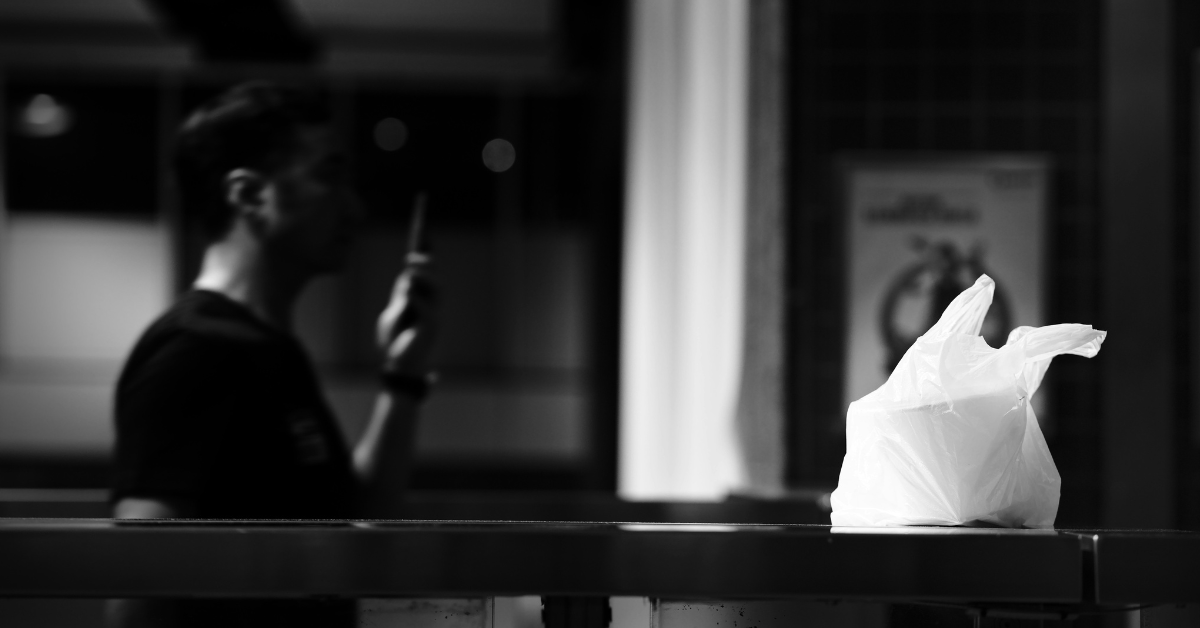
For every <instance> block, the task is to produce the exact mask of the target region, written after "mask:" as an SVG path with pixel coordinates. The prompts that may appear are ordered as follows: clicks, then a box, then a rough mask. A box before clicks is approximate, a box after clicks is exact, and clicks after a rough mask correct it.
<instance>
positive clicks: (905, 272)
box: [841, 154, 1049, 404]
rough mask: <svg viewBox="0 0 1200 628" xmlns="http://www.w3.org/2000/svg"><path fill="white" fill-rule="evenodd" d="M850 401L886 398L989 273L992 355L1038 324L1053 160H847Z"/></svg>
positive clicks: (987, 329) (986, 330)
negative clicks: (1017, 330) (886, 390)
mask: <svg viewBox="0 0 1200 628" xmlns="http://www.w3.org/2000/svg"><path fill="white" fill-rule="evenodd" d="M841 165H842V183H843V189H842V193H843V203H844V206H843V207H844V210H845V216H846V218H847V221H848V224H847V227H846V237H847V247H846V252H847V274H848V284H847V290H846V295H847V299H848V304H847V314H848V315H849V320H848V325H847V333H848V341H847V354H846V362H845V364H846V366H845V368H846V372H845V402H846V404H849V403H850V402H851V401H854V400H856V399H859V398H860V397H862V396H863V395H866V394H867V393H869V392H871V391H872V390H875V389H876V388H878V387H879V386H880V385H881V384H883V382H884V381H886V379H887V377H888V375H890V374H891V372H892V369H893V368H894V367H895V365H896V363H897V362H899V360H900V357H901V356H903V355H904V352H905V351H906V350H907V349H908V347H909V346H911V345H912V343H913V341H914V340H916V338H917V337H918V336H920V335H921V334H922V333H924V332H925V330H927V329H929V327H930V326H931V325H932V324H933V323H934V322H936V321H937V319H938V317H939V316H940V315H941V313H942V311H943V310H944V309H945V308H946V306H947V305H949V303H950V301H951V300H953V299H954V297H955V296H957V295H958V294H959V293H960V292H962V291H963V290H964V289H966V288H967V287H969V286H970V285H971V284H972V283H974V281H975V279H976V278H978V277H979V275H981V274H984V273H986V274H987V275H988V276H990V277H991V278H992V279H994V280H995V282H996V292H995V296H994V298H993V301H992V307H991V309H990V310H989V311H988V315H987V318H986V319H985V320H984V324H983V330H982V334H983V337H984V339H985V340H986V341H987V343H988V344H989V345H991V346H993V347H999V346H1001V345H1003V344H1004V342H1005V340H1006V339H1007V337H1008V333H1009V331H1011V330H1012V329H1013V328H1014V327H1018V326H1021V325H1033V326H1039V325H1042V324H1043V320H1042V283H1041V282H1042V260H1043V250H1042V244H1043V216H1044V214H1045V205H1046V199H1047V185H1048V181H1049V170H1048V161H1047V160H1046V159H1045V158H1043V157H1041V156H1037V155H995V154H988V155H969V156H961V155H954V156H948V157H905V156H900V157H894V158H893V157H880V156H871V157H848V158H846V159H844V160H843V161H842V162H841Z"/></svg>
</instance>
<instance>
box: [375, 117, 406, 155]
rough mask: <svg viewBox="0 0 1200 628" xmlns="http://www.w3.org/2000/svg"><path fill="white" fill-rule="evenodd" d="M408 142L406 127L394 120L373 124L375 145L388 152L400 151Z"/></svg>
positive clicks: (384, 120)
mask: <svg viewBox="0 0 1200 628" xmlns="http://www.w3.org/2000/svg"><path fill="white" fill-rule="evenodd" d="M406 142H408V127H407V126H406V125H405V124H404V123H403V122H401V121H399V120H397V119H395V118H384V119H382V120H380V121H379V122H376V123H375V145H376V146H378V147H379V148H380V149H381V150H386V151H388V152H391V151H395V150H400V149H401V148H402V147H403V146H404V144H405V143H406Z"/></svg>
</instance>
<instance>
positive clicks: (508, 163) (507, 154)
mask: <svg viewBox="0 0 1200 628" xmlns="http://www.w3.org/2000/svg"><path fill="white" fill-rule="evenodd" d="M516 160H517V149H515V148H513V145H512V144H511V143H509V141H508V140H502V139H500V138H496V139H494V140H492V141H490V142H488V143H487V144H486V145H485V146H484V147H483V165H485V166H487V169H488V170H491V171H492V172H504V171H505V170H508V169H509V168H512V166H513V162H515V161H516Z"/></svg>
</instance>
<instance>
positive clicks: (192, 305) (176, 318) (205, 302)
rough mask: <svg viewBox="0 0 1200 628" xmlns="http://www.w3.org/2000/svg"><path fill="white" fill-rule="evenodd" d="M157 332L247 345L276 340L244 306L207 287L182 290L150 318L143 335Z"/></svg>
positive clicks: (158, 333) (153, 334)
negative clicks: (152, 321)
mask: <svg viewBox="0 0 1200 628" xmlns="http://www.w3.org/2000/svg"><path fill="white" fill-rule="evenodd" d="M159 335H163V336H172V337H186V338H190V339H192V340H199V341H212V342H220V343H235V344H249V345H256V344H267V343H271V342H272V341H274V340H276V337H275V336H276V334H275V333H274V332H273V331H272V330H271V329H270V328H269V327H268V326H267V325H266V324H264V323H262V322H260V321H258V320H257V319H256V318H255V317H254V315H253V314H251V313H250V311H249V310H247V309H246V308H245V306H243V305H241V304H239V303H236V302H234V301H232V300H230V299H229V298H228V297H225V296H223V295H221V294H218V293H216V292H209V291H207V290H192V291H190V292H187V293H185V294H184V295H183V296H181V297H180V298H179V299H178V300H177V301H176V302H175V304H174V305H172V306H171V308H170V309H168V310H167V311H166V312H164V313H163V314H162V316H160V317H159V318H158V319H157V320H156V321H154V323H153V324H151V325H150V328H149V329H148V330H147V331H146V337H147V338H153V337H155V336H159Z"/></svg>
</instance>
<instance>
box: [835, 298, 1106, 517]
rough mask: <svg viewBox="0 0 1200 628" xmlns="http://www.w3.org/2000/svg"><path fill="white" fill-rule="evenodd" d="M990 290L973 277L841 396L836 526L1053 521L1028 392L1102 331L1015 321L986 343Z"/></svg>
mask: <svg viewBox="0 0 1200 628" xmlns="http://www.w3.org/2000/svg"><path fill="white" fill-rule="evenodd" d="M994 290H995V283H994V282H993V281H992V279H991V278H990V277H988V276H987V275H983V276H981V277H980V278H979V279H978V280H977V281H976V282H975V285H973V286H972V287H970V288H968V289H967V290H965V291H963V293H962V294H960V295H958V297H957V298H955V299H954V301H953V302H952V303H951V304H950V305H949V307H947V308H946V311H945V312H944V313H943V314H942V317H941V318H940V319H939V320H938V322H937V324H935V325H934V326H933V327H932V328H930V329H929V331H927V332H925V334H924V335H923V336H921V337H920V338H918V339H917V341H916V342H915V343H913V346H912V347H911V348H909V350H908V352H907V353H905V354H904V357H903V358H901V360H900V363H899V364H897V365H896V368H895V370H894V371H892V374H891V377H889V378H888V380H887V382H886V383H884V384H883V385H882V386H880V387H879V388H878V389H876V390H875V391H874V392H872V393H870V394H868V395H867V396H865V397H863V398H862V399H859V400H858V401H855V402H853V403H851V404H850V408H849V410H848V412H847V416H846V458H845V459H844V460H843V461H842V472H841V476H840V477H839V478H838V487H837V490H835V491H834V492H833V495H832V498H831V503H832V506H833V514H832V517H831V518H832V521H833V525H835V526H894V525H961V524H965V523H971V522H976V521H979V522H987V523H993V524H997V525H1001V526H1008V527H1028V528H1051V527H1053V526H1054V517H1055V515H1056V514H1057V513H1058V498H1059V487H1060V484H1061V482H1062V480H1061V478H1060V477H1059V475H1058V469H1056V468H1055V467H1054V460H1053V459H1052V458H1051V457H1050V450H1049V448H1048V447H1047V446H1046V439H1045V437H1043V436H1042V430H1041V428H1040V427H1038V422H1037V417H1035V416H1034V414H1033V407H1032V406H1031V405H1030V403H1029V399H1030V397H1032V396H1033V393H1034V392H1036V391H1037V388H1038V385H1039V384H1041V381H1042V376H1043V375H1045V374H1046V369H1047V368H1048V367H1049V366H1050V360H1051V359H1052V358H1053V357H1054V356H1056V355H1060V354H1064V353H1070V354H1074V355H1081V356H1084V357H1088V358H1090V357H1092V356H1094V355H1096V353H1097V352H1098V351H1099V350H1100V343H1102V342H1103V341H1104V336H1105V332H1103V331H1099V330H1095V329H1092V327H1091V326H1090V325H1050V326H1047V327H1039V328H1034V327H1019V328H1017V329H1015V330H1013V332H1012V333H1011V334H1010V335H1009V337H1008V342H1007V343H1006V344H1005V345H1004V346H1003V347H1001V348H999V349H993V348H992V347H989V346H988V344H987V343H986V342H984V340H983V338H982V337H981V336H980V335H979V330H980V327H981V326H982V325H983V317H984V315H985V314H987V310H988V307H989V306H990V305H991V304H992V293H993V292H994Z"/></svg>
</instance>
